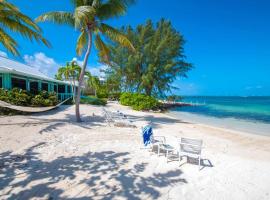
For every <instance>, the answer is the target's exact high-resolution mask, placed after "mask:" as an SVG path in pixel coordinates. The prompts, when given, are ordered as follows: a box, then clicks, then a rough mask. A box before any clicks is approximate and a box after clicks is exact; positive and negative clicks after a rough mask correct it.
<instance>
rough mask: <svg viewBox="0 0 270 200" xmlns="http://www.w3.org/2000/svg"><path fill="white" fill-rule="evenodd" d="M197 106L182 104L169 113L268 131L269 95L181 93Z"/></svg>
mask: <svg viewBox="0 0 270 200" xmlns="http://www.w3.org/2000/svg"><path fill="white" fill-rule="evenodd" d="M182 101H184V102H188V103H195V104H198V105H197V106H184V107H178V108H174V109H172V110H171V112H170V114H172V115H174V116H176V117H178V118H181V117H182V118H183V119H186V118H188V119H189V120H190V121H194V122H201V123H206V124H210V125H221V126H222V127H225V128H234V129H237V130H244V131H251V132H254V133H256V132H261V133H262V134H264V135H270V97H209V96H207V97H205V96H196V97H195V96H193V97H184V99H183V100H182Z"/></svg>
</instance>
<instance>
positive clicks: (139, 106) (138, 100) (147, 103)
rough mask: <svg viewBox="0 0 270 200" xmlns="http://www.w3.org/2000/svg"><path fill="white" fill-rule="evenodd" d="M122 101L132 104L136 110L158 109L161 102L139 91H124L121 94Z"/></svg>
mask: <svg viewBox="0 0 270 200" xmlns="http://www.w3.org/2000/svg"><path fill="white" fill-rule="evenodd" d="M120 103H121V104H122V105H125V106H130V107H132V109H134V110H158V109H159V108H160V106H161V104H160V102H159V101H158V100H157V99H156V98H154V97H151V96H148V95H145V94H139V93H129V92H124V93H122V94H121V96H120Z"/></svg>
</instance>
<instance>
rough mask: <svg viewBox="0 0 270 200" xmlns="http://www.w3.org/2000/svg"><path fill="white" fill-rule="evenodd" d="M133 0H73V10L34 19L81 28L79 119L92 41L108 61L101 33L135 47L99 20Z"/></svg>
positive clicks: (114, 14) (119, 11)
mask: <svg viewBox="0 0 270 200" xmlns="http://www.w3.org/2000/svg"><path fill="white" fill-rule="evenodd" d="M132 2H133V0H107V1H104V0H72V3H73V5H74V11H73V12H64V11H56V12H49V13H46V14H43V15H41V16H39V17H38V18H37V19H36V21H37V22H44V21H51V22H54V23H56V24H68V25H71V26H72V27H75V29H76V30H79V31H80V36H79V38H78V40H77V47H76V52H77V54H78V55H81V54H82V53H83V52H85V55H84V60H83V65H82V71H81V74H80V77H79V86H78V90H77V96H76V108H75V112H76V119H77V121H78V122H80V121H81V118H80V110H79V104H80V93H81V86H82V83H83V80H84V74H85V69H86V65H87V62H88V57H89V55H90V51H91V48H92V42H93V40H94V41H95V46H96V48H97V50H98V52H99V56H100V57H101V58H102V59H103V60H107V61H108V60H109V48H108V47H107V46H106V44H105V43H104V42H103V40H102V36H103V37H104V36H105V37H108V38H109V39H111V40H113V41H116V42H119V43H120V44H122V45H123V46H125V47H128V48H130V49H133V50H134V47H133V46H132V44H131V43H130V41H129V40H128V39H127V37H126V36H125V35H124V34H122V33H121V32H119V31H118V30H117V29H115V28H113V27H111V26H109V25H107V24H105V23H103V22H102V21H103V20H108V19H110V18H113V17H117V16H121V15H123V14H125V12H126V11H127V7H128V5H129V4H130V3H132Z"/></svg>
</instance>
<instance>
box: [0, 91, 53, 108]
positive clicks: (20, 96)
mask: <svg viewBox="0 0 270 200" xmlns="http://www.w3.org/2000/svg"><path fill="white" fill-rule="evenodd" d="M0 100H1V101H5V102H8V103H11V104H14V105H18V106H54V105H56V104H57V103H58V100H57V96H56V93H55V92H47V91H41V92H40V93H39V94H37V95H32V94H30V93H29V92H27V91H25V90H22V89H18V88H13V89H12V90H10V91H8V90H5V89H0Z"/></svg>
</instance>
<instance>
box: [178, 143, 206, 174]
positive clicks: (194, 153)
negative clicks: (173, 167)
mask: <svg viewBox="0 0 270 200" xmlns="http://www.w3.org/2000/svg"><path fill="white" fill-rule="evenodd" d="M202 144H203V141H202V140H197V139H189V138H181V141H180V144H179V152H178V155H179V165H180V161H181V159H182V156H186V157H187V158H188V157H193V158H196V159H198V160H199V169H200V167H201V152H202Z"/></svg>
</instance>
